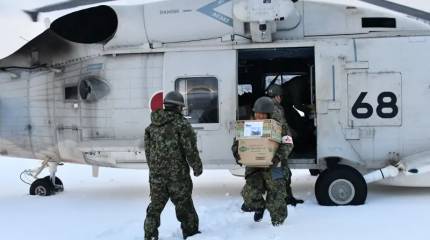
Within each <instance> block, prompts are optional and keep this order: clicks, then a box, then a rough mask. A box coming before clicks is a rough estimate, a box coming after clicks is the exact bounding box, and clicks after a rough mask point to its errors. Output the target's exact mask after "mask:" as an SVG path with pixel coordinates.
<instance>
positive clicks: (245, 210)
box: [240, 203, 254, 212]
mask: <svg viewBox="0 0 430 240" xmlns="http://www.w3.org/2000/svg"><path fill="white" fill-rule="evenodd" d="M240 210H242V212H254V209H252V208H250V207H248V206H247V205H246V204H245V203H243V204H242V206H241V207H240Z"/></svg>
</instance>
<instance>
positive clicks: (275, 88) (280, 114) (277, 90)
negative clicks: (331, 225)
mask: <svg viewBox="0 0 430 240" xmlns="http://www.w3.org/2000/svg"><path fill="white" fill-rule="evenodd" d="M282 93H283V91H282V87H281V86H279V85H277V84H274V85H272V86H270V88H269V89H268V90H267V95H268V96H269V97H271V98H272V100H273V103H274V104H275V108H274V110H273V115H272V119H275V120H276V121H278V122H280V123H281V124H282V128H283V131H285V132H287V133H288V135H289V136H291V132H290V128H289V127H288V123H287V121H286V120H285V112H284V108H283V107H282V105H281V102H282V95H283V94H282ZM285 172H286V175H285V180H286V181H287V195H288V196H287V198H286V201H287V204H291V205H293V206H296V205H297V204H302V203H303V200H301V199H296V198H295V197H294V196H293V191H292V190H291V170H290V168H289V167H288V164H286V165H285Z"/></svg>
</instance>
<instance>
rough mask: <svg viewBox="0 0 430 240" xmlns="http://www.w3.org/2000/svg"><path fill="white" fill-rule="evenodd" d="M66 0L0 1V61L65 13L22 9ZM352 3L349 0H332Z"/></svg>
mask: <svg viewBox="0 0 430 240" xmlns="http://www.w3.org/2000/svg"><path fill="white" fill-rule="evenodd" d="M62 1H64V0H19V1H11V0H0V26H1V27H0V29H1V30H0V31H1V34H0V36H1V37H0V59H1V58H3V57H6V56H7V55H9V54H11V53H13V51H15V50H17V49H18V48H19V47H20V46H22V45H24V44H25V43H26V42H27V41H29V40H31V39H32V38H34V37H36V36H37V35H38V34H39V33H41V32H43V30H44V29H46V25H47V23H46V22H45V20H46V19H47V18H48V17H49V18H51V19H55V17H56V16H61V15H62V14H64V13H65V12H54V13H49V14H41V15H40V17H39V22H37V23H33V22H32V21H31V20H30V18H29V17H28V16H27V15H26V14H24V13H23V12H22V9H27V10H28V9H35V8H38V7H41V6H44V5H46V4H52V3H58V2H62ZM151 1H156V0H119V1H117V2H112V3H109V4H138V3H145V2H151ZM332 1H336V2H339V1H344V2H351V1H349V0H332ZM393 2H397V3H401V4H404V5H408V6H411V7H414V8H418V9H421V10H424V11H429V12H430V1H429V0H393Z"/></svg>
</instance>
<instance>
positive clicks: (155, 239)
mask: <svg viewBox="0 0 430 240" xmlns="http://www.w3.org/2000/svg"><path fill="white" fill-rule="evenodd" d="M145 240H158V237H145Z"/></svg>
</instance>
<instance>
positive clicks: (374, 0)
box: [359, 0, 430, 21]
mask: <svg viewBox="0 0 430 240" xmlns="http://www.w3.org/2000/svg"><path fill="white" fill-rule="evenodd" d="M359 1H362V2H366V3H369V4H373V5H376V6H379V7H383V8H386V9H390V10H393V11H396V12H400V13H404V14H406V15H409V16H413V17H417V18H420V19H423V20H427V21H430V13H428V12H425V11H422V10H418V9H415V8H411V7H408V6H405V5H401V4H398V3H393V2H390V1H386V0H359Z"/></svg>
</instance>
